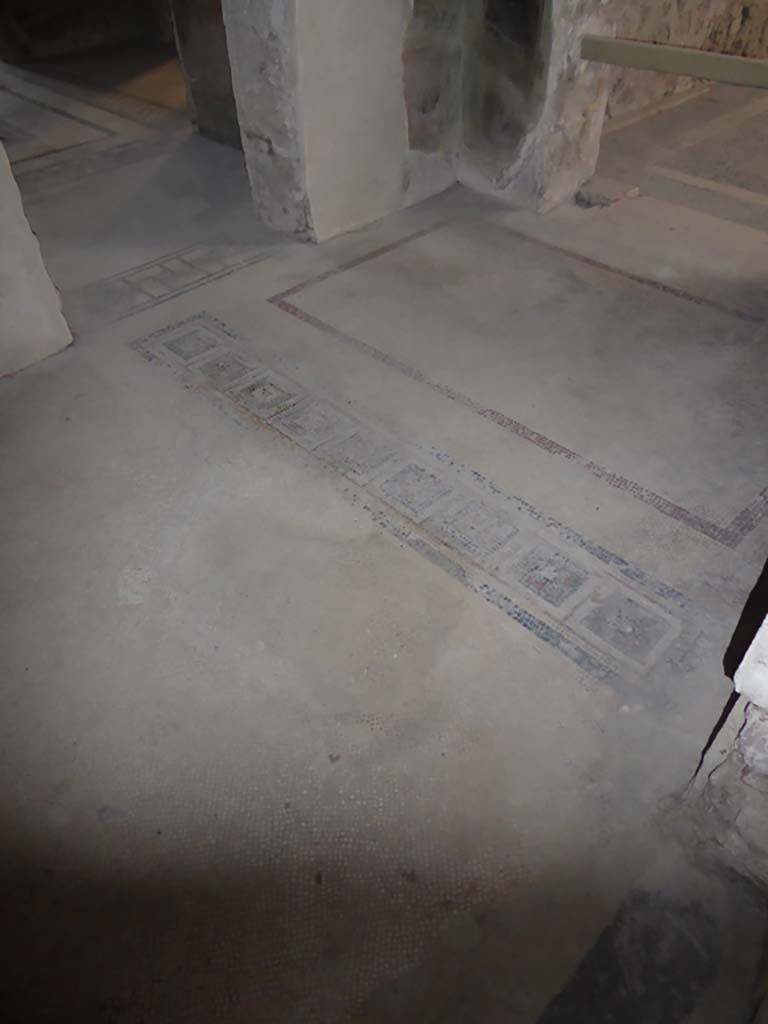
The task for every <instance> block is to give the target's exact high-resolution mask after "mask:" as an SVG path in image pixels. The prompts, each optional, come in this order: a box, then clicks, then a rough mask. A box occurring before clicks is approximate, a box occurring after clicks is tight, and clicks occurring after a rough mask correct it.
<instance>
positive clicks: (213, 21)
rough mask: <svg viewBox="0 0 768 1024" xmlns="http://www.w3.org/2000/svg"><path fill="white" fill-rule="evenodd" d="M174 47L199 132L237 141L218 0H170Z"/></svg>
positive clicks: (222, 139)
mask: <svg viewBox="0 0 768 1024" xmlns="http://www.w3.org/2000/svg"><path fill="white" fill-rule="evenodd" d="M171 12H172V15H173V30H174V35H175V37H176V49H177V51H178V54H179V60H180V62H181V67H182V70H183V72H184V77H185V79H186V82H187V96H188V100H189V107H190V113H191V115H192V120H193V122H194V124H195V127H196V128H197V130H198V132H199V133H200V134H201V135H205V136H207V137H208V138H211V139H216V140H218V141H219V142H226V143H228V144H229V145H232V146H239V145H240V126H239V124H238V120H237V109H236V106H235V96H234V92H233V90H232V75H231V73H230V67H229V52H228V49H227V34H226V31H225V28H224V19H223V16H222V10H221V0H171Z"/></svg>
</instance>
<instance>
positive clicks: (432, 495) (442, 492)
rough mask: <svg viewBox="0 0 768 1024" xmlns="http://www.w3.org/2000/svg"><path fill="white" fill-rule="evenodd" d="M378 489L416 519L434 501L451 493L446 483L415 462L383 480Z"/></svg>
mask: <svg viewBox="0 0 768 1024" xmlns="http://www.w3.org/2000/svg"><path fill="white" fill-rule="evenodd" d="M379 490H380V491H381V493H382V494H383V495H384V496H385V497H386V498H388V499H389V500H390V501H391V502H392V504H393V505H395V506H397V507H398V508H401V509H403V510H404V511H405V512H406V513H407V514H408V515H410V516H413V517H415V518H418V519H423V518H424V516H425V515H426V514H427V513H428V512H429V510H430V509H431V508H432V506H433V505H434V504H435V503H436V502H438V501H440V499H441V498H444V497H445V496H446V495H447V494H450V493H451V488H450V487H449V486H448V484H446V483H445V482H444V481H443V480H440V479H439V477H436V476H435V475H434V473H430V472H429V470H428V469H424V467H423V466H417V465H416V463H415V462H412V463H410V464H409V465H407V466H404V467H403V468H402V469H401V470H399V471H398V472H397V473H395V474H394V476H391V477H389V478H388V479H387V480H385V481H384V482H383V483H382V484H380V485H379Z"/></svg>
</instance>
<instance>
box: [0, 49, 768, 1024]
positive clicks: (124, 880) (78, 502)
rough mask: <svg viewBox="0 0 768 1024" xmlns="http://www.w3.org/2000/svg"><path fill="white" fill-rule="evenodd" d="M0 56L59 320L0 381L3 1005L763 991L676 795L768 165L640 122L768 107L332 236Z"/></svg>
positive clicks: (346, 1007)
mask: <svg viewBox="0 0 768 1024" xmlns="http://www.w3.org/2000/svg"><path fill="white" fill-rule="evenodd" d="M0 85H3V86H5V90H6V91H5V92H0V123H2V124H3V125H4V126H5V131H4V132H3V131H0V134H5V135H6V136H7V140H8V142H9V153H10V155H11V157H12V158H14V150H15V159H16V167H15V170H16V173H17V176H18V181H19V184H20V187H21V189H22V193H23V195H24V199H25V203H26V207H27V211H28V215H29V217H30V220H31V221H32V224H33V226H34V228H35V230H36V232H37V233H38V236H39V238H40V242H41V246H42V249H43V255H44V258H45V259H46V262H47V265H48V267H49V269H50V271H51V274H52V276H53V278H54V280H55V281H56V283H57V285H58V286H59V288H60V289H61V291H62V293H63V300H64V309H65V312H66V313H67V315H68V317H69V319H70V322H71V323H72V325H73V328H74V330H75V332H76V334H77V341H76V344H75V346H74V347H73V348H71V349H70V350H68V351H67V352H65V353H63V354H61V355H59V356H57V357H54V358H52V359H50V360H48V361H46V362H45V363H43V364H41V365H39V366H37V367H35V368H33V369H31V370H29V371H26V372H24V373H23V374H19V375H17V376H16V377H14V378H11V379H6V380H3V381H2V382H0V452H1V453H2V455H1V457H0V479H1V481H2V482H1V484H0V486H2V493H3V502H2V511H1V513H0V514H1V515H2V523H3V526H2V531H0V552H1V557H2V562H3V572H2V577H1V578H2V581H3V582H2V603H3V617H2V631H3V638H2V643H1V644H0V649H1V650H2V655H1V656H0V657H1V658H2V671H3V685H2V690H1V691H0V701H1V702H2V714H0V737H1V749H2V760H1V761H0V773H1V774H0V815H1V816H2V837H3V839H2V870H1V871H0V885H1V886H2V893H3V906H4V908H5V918H4V920H5V928H4V932H5V936H4V938H5V943H4V945H6V944H7V952H6V954H5V956H4V957H3V977H2V979H1V980H0V997H1V998H2V1005H3V1007H4V1017H5V1019H8V1020H13V1021H25V1022H27V1021H29V1022H31V1021H46V1022H47V1021H58V1020H64V1019H66V1020H70V1019H73V1020H74V1019H76V1020H79V1021H81V1022H86V1021H88V1022H90V1021H110V1022H111V1021H120V1022H131V1024H133V1022H136V1024H138V1022H152V1024H154V1022H166V1021H168V1022H171V1021H173V1022H175V1021H189V1022H201V1024H202V1022H206V1024H207V1022H211V1021H236V1022H249V1024H250V1022H254V1021H259V1022H261V1021H264V1022H281V1024H282V1022H293V1021H308V1022H321V1021H322V1022H325V1024H331V1022H332V1024H337V1022H339V1024H341V1022H347V1021H358V1020H367V1021H375V1022H378V1024H384V1022H390V1021H395V1020H396V1021H419V1022H422V1021H423V1022H431V1021H434V1022H438V1021H439V1022H449V1021H450V1022H459V1021H460V1022H462V1024H465V1022H478V1024H480V1022H483V1024H496V1022H501V1021H503V1022H505V1024H507V1022H520V1024H534V1022H544V1024H557V1022H560V1024H576V1022H583V1021H585V1020H589V1021H590V1024H608V1022H609V1021H615V1020H619V1019H621V1020H622V1021H629V1022H630V1024H632V1022H635V1024H652V1022H657V1021H658V1022H659V1024H661V1022H663V1024H678V1022H679V1024H683V1022H686V1024H703V1022H718V1024H721V1022H723V1021H726V1020H728V1021H734V1022H736V1021H741V1020H746V1019H747V1018H746V1014H747V1012H748V1009H749V1006H750V1000H751V989H752V985H753V983H754V980H755V977H756V972H757V965H758V962H759V959H760V956H761V954H762V940H763V935H764V931H765V910H764V906H763V904H762V902H761V901H760V899H759V898H758V897H757V895H756V894H755V893H754V892H753V891H751V890H749V889H747V888H746V887H744V886H742V885H741V884H740V883H738V882H736V881H734V880H730V879H725V878H721V877H719V876H717V875H712V874H710V873H708V872H706V871H702V870H701V869H700V868H698V867H695V866H694V865H693V864H692V863H691V862H690V857H691V854H692V851H691V850H690V849H687V848H686V842H685V834H684V832H683V833H682V839H681V838H680V837H679V835H677V836H675V837H673V836H671V835H670V834H669V833H668V831H667V830H665V828H663V827H660V817H661V818H663V817H664V815H663V814H662V813H661V812H662V811H664V810H666V809H668V808H669V807H670V804H671V802H672V801H671V799H670V798H674V797H675V796H676V795H679V794H680V792H681V791H682V790H683V788H684V786H685V785H686V782H687V781H688V779H689V777H690V775H691V773H692V772H693V770H694V768H695V766H696V763H697V760H698V757H699V754H700V752H701V749H702V747H703V745H704V742H705V740H706V738H707V735H708V733H709V731H710V730H711V728H712V726H713V724H714V722H715V721H716V719H717V717H718V715H719V713H720V711H721V709H722V707H723V704H724V702H725V700H726V698H727V696H728V693H729V684H728V682H727V680H725V678H724V677H723V674H722V668H721V664H720V661H721V658H722V654H723V652H724V650H725V646H726V644H727V641H728V639H729V636H730V632H731V630H732V628H733V625H734V623H735V621H736V619H737V617H738V614H739V612H740V610H741V606H742V604H743V601H744V599H745V597H746V595H747V593H748V591H749V588H750V586H751V585H752V583H753V582H754V579H755V577H756V576H757V574H758V572H759V570H760V567H761V566H762V564H763V561H764V559H765V553H766V547H768V517H766V515H765V513H766V512H767V511H768V498H767V497H766V494H767V492H766V490H765V487H766V482H767V481H766V468H767V466H768V460H767V459H766V454H767V453H766V438H767V437H768V432H766V426H767V425H768V424H766V419H767V418H768V412H767V409H768V407H767V405H766V400H765V399H766V395H765V388H764V381H765V377H766V365H765V362H766V357H765V334H766V329H765V317H766V313H767V312H768V310H766V306H765V302H766V300H765V296H766V288H765V284H766V276H767V275H766V268H768V259H766V256H768V224H764V223H763V222H762V220H761V217H762V213H761V212H760V211H761V210H764V209H768V207H766V205H765V204H766V203H768V190H766V189H764V190H763V191H762V192H761V191H760V187H761V184H760V182H759V181H757V180H756V179H754V180H753V178H750V180H749V182H748V183H747V185H745V184H744V181H745V180H746V179H745V178H740V179H739V181H740V182H741V183H740V184H739V185H738V186H737V187H738V188H740V189H742V191H743V192H747V191H748V192H749V196H745V195H742V194H739V195H735V194H732V193H730V192H729V193H725V192H723V191H722V189H720V188H718V187H717V186H718V185H719V184H721V179H725V178H726V177H728V173H726V172H723V171H722V170H717V168H720V164H718V163H717V159H716V156H713V157H712V166H713V167H715V168H716V172H713V178H712V182H711V183H710V184H711V187H710V188H707V187H704V186H702V185H701V180H703V179H704V178H705V175H706V169H707V166H709V165H707V164H706V163H698V164H697V172H696V176H697V178H699V179H700V181H699V182H698V183H694V184H691V182H685V181H682V182H681V181H678V180H674V181H673V179H672V178H670V177H664V176H663V175H661V176H658V175H656V173H655V172H654V171H653V170H651V169H649V168H647V167H645V165H642V166H641V164H640V163H639V162H638V161H637V160H632V159H630V158H629V156H628V154H629V155H631V154H632V152H633V147H638V148H639V149H642V151H643V152H646V153H647V152H648V151H649V150H648V146H647V144H646V143H647V141H648V138H647V137H648V134H649V133H650V134H652V135H653V137H654V139H655V140H656V144H657V145H658V146H659V148H664V147H666V149H667V150H668V153H667V156H665V157H664V159H665V161H666V162H665V163H664V164H663V166H664V167H672V168H674V167H677V166H678V165H679V166H682V165H683V163H685V161H684V159H683V157H682V156H681V153H680V151H679V148H676V147H678V143H679V141H680V139H681V138H683V137H684V134H685V132H684V130H685V131H687V130H690V132H691V133H692V134H693V135H695V137H696V140H697V141H696V145H706V146H708V147H709V148H710V150H712V151H713V152H715V151H717V147H718V141H719V140H721V141H722V146H721V149H722V150H727V151H728V160H732V159H733V152H732V147H730V146H729V143H728V131H730V130H731V129H732V128H733V125H734V123H737V122H738V124H739V125H740V127H741V129H742V130H743V129H744V125H745V123H746V124H748V125H749V128H750V130H751V129H752V128H754V135H755V136H756V135H757V134H758V133H759V132H761V131H765V125H766V124H768V101H766V100H763V105H762V106H760V105H759V103H758V100H757V99H756V97H755V96H754V95H752V94H747V93H744V94H740V95H739V96H737V95H735V94H734V93H732V92H728V91H726V90H718V91H715V92H713V93H711V94H707V95H706V96H705V97H701V98H699V99H697V100H695V101H692V102H691V103H690V104H687V105H686V106H683V107H679V108H676V110H674V111H668V112H666V113H664V114H660V115H658V117H657V118H654V119H652V120H651V121H645V122H641V123H639V124H637V125H634V126H631V127H628V128H626V129H624V130H623V131H622V132H617V133H614V134H613V135H611V136H608V137H606V140H605V146H604V154H603V164H604V166H602V167H601V169H600V174H601V179H600V182H599V183H598V184H600V183H601V187H602V188H603V189H604V190H605V189H606V188H608V189H613V191H614V193H616V194H618V193H621V192H622V188H623V186H624V185H626V189H623V191H626V190H629V189H631V188H632V187H633V186H635V185H638V184H639V185H640V186H641V188H642V192H643V195H642V196H641V197H640V198H633V199H623V200H621V201H619V202H616V203H614V204H612V205H611V206H608V207H600V206H596V207H591V208H588V209H583V208H578V207H575V206H569V207H567V208H561V209H559V210H556V211H554V212H552V213H551V214H549V215H548V216H546V217H539V218H536V217H534V216H533V215H531V214H528V213H525V212H522V211H514V210H510V209H509V208H502V207H499V206H497V205H495V204H493V203H491V202H489V201H486V200H482V199H479V198H478V197H475V196H472V195H471V194H469V193H467V192H465V191H462V190H458V189H457V190H455V191H451V192H449V193H446V194H445V195H443V196H442V197H439V198H438V199H436V200H433V201H431V202H429V203H427V204H424V205H422V206H420V207H418V208H414V209H412V210H410V211H407V212H404V213H402V214H400V215H398V216H395V217H392V218H390V219H389V220H387V221H386V222H383V223H381V224H378V225H375V226H373V227H371V228H369V229H367V230H365V231H361V232H358V233H355V234H353V235H350V236H347V237H345V238H342V239H338V240H336V241H334V242H331V243H329V244H327V245H324V246H322V247H320V248H312V247H307V246H302V245H299V244H295V243H292V242H289V241H286V240H285V239H281V238H278V237H275V236H273V235H270V234H269V233H268V232H267V231H265V230H264V229H263V228H261V227H260V226H259V225H258V224H257V223H256V221H255V220H254V218H253V216H252V214H251V213H250V206H249V202H248V193H247V185H246V182H245V176H244V172H243V169H242V165H241V157H240V155H239V154H238V153H237V152H235V151H232V150H228V149H226V148H225V147H221V146H218V145H215V144H213V143H208V142H206V141H205V140H201V139H197V138H194V137H191V136H190V134H189V130H188V128H187V127H186V126H185V125H184V123H183V121H182V120H181V118H180V117H179V115H178V114H177V113H176V112H169V111H163V112H162V114H161V115H159V114H158V108H157V106H155V105H150V104H143V103H141V102H139V101H137V100H135V99H131V98H127V97H125V96H121V97H119V98H118V99H116V98H115V97H114V96H111V97H109V98H108V101H107V100H105V98H104V96H103V95H102V96H99V97H96V96H94V97H89V96H88V94H87V93H86V92H85V91H84V90H83V89H82V88H80V87H78V88H71V89H67V90H64V91H62V89H61V86H60V84H54V83H51V82H46V81H44V80H42V79H41V78H40V77H39V76H36V75H32V74H30V73H19V72H16V71H11V70H10V69H4V70H2V71H0ZM8 89H12V90H13V92H12V93H11V92H9V91H8ZM746 111H749V115H748V116H749V119H751V120H748V121H745V120H744V118H745V116H746V115H745V112H746ZM41 117H44V120H45V125H44V126H43V128H42V129H41V128H40V118H41ZM52 125H55V126H56V127H55V130H56V131H57V132H58V133H59V136H58V138H59V141H58V142H57V143H56V145H55V147H51V146H50V145H49V144H48V142H47V141H46V139H47V138H49V136H48V135H47V134H46V133H49V132H51V131H53V130H54V128H53V127H51V126H52ZM665 126H666V127H665ZM41 132H42V134H41ZM697 132H698V134H696V133H697ZM723 133H725V134H723ZM84 135H87V137H83V136H84ZM8 137H9V138H8ZM686 138H690V136H687V137H686ZM24 147H27V148H26V149H25V148H24ZM30 147H32V148H30ZM34 147H37V148H34ZM653 160H654V161H655V163H653V166H654V167H655V166H656V164H657V163H659V160H660V158H659V157H658V156H654V157H653ZM726 162H727V161H726ZM728 168H732V164H730V163H728V167H727V169H726V171H728ZM641 171H642V179H640V178H639V175H640V173H641ZM681 173H682V172H681ZM684 173H686V174H687V173H688V172H687V171H685V172H684ZM746 173H747V170H746V169H745V174H746ZM651 179H652V180H653V183H657V182H660V183H661V185H660V186H659V188H660V189H661V190H662V191H659V192H656V191H654V188H652V187H650V186H649V184H648V182H649V181H651ZM729 181H730V178H729ZM606 182H608V184H606ZM617 182H618V183H619V187H618V188H617ZM670 182H672V183H673V185H674V188H675V190H676V191H675V194H674V195H672V194H670V193H669V191H668V189H669V188H670V187H672V186H671V185H670ZM734 187H736V186H734Z"/></svg>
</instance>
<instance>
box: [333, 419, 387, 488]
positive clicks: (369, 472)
mask: <svg viewBox="0 0 768 1024" xmlns="http://www.w3.org/2000/svg"><path fill="white" fill-rule="evenodd" d="M319 451H320V453H321V454H322V455H323V456H325V457H326V458H327V459H328V460H329V461H330V462H331V463H332V464H333V465H334V466H335V467H336V468H337V469H338V470H339V471H340V472H341V473H345V474H346V475H348V476H351V477H354V479H355V480H358V481H359V482H360V483H367V482H368V481H369V480H370V479H371V477H372V476H375V474H376V473H378V472H379V470H380V469H382V468H383V467H384V466H385V465H386V464H387V463H388V462H390V461H391V460H392V459H394V458H396V457H397V454H398V453H397V452H396V450H395V449H394V448H393V447H392V446H391V445H389V444H387V443H386V441H383V440H382V439H381V438H380V437H377V436H376V435H375V434H373V433H372V432H371V431H370V430H366V429H365V428H363V429H362V430H358V432H357V433H356V434H353V435H352V437H348V438H345V439H344V440H343V441H336V442H334V443H332V444H325V445H323V446H322V447H321V448H320V449H319Z"/></svg>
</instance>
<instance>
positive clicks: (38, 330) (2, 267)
mask: <svg viewBox="0 0 768 1024" xmlns="http://www.w3.org/2000/svg"><path fill="white" fill-rule="evenodd" d="M71 341H72V335H71V334H70V332H69V328H68V327H67V324H66V321H65V320H64V317H63V316H62V314H61V303H60V301H59V295H58V292H57V291H56V289H55V288H54V286H53V283H52V281H51V279H50V277H49V276H48V273H47V271H46V269H45V266H44V265H43V260H42V257H41V255H40V246H39V245H38V243H37V239H36V238H35V236H34V235H33V233H32V229H31V228H30V226H29V224H28V222H27V218H26V217H25V215H24V210H23V208H22V205H21V196H20V195H19V190H18V188H17V187H16V182H15V181H14V179H13V174H12V173H11V166H10V164H9V163H8V157H7V156H6V153H5V149H4V148H3V146H2V145H0V376H3V375H4V374H7V373H14V372H15V371H16V370H22V369H23V368H24V367H25V366H30V365H31V364H32V363H36V362H37V361H38V360H40V359H44V358H45V357H46V356H50V355H53V353H54V352H58V351H60V350H61V349H63V348H66V346H67V345H69V344H70V342H71Z"/></svg>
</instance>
